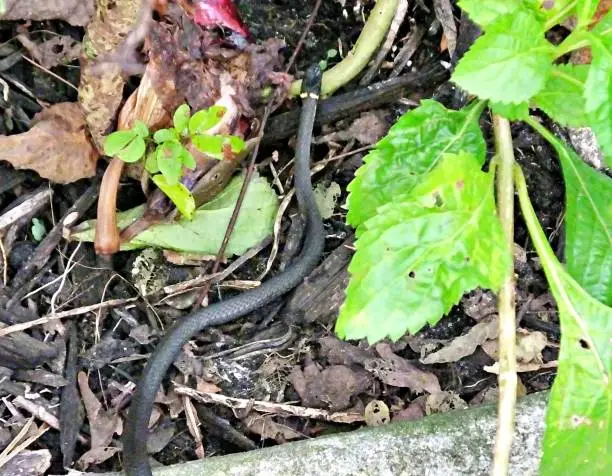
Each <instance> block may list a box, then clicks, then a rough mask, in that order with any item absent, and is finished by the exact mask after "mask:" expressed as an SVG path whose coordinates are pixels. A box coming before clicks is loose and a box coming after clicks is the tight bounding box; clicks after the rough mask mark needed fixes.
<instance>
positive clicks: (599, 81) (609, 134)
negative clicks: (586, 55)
mask: <svg viewBox="0 0 612 476" xmlns="http://www.w3.org/2000/svg"><path fill="white" fill-rule="evenodd" d="M589 37H590V41H591V51H592V56H593V60H592V61H591V68H590V71H589V76H588V78H587V81H586V85H585V89H584V93H585V100H586V102H585V108H586V112H587V114H588V118H589V125H590V126H591V128H592V129H593V132H594V133H595V136H596V137H597V142H599V146H600V147H601V150H602V151H603V154H604V158H605V160H606V163H607V164H608V167H612V42H611V41H609V40H604V38H603V37H602V36H601V35H596V34H591V35H589Z"/></svg>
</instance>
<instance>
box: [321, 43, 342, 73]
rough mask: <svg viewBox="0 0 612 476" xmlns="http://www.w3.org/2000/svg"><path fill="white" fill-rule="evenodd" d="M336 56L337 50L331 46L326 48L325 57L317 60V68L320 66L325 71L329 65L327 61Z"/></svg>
mask: <svg viewBox="0 0 612 476" xmlns="http://www.w3.org/2000/svg"><path fill="white" fill-rule="evenodd" d="M336 56H338V50H335V49H333V48H332V49H330V50H327V55H326V57H325V59H322V60H321V61H319V68H321V71H325V70H326V69H327V68H328V66H329V61H330V60H332V59H334V58H335V57H336Z"/></svg>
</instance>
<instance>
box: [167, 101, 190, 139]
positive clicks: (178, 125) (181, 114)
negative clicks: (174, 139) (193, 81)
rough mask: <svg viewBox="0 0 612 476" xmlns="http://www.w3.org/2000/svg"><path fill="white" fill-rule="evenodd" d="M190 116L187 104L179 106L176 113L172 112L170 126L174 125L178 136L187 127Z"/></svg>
mask: <svg viewBox="0 0 612 476" xmlns="http://www.w3.org/2000/svg"><path fill="white" fill-rule="evenodd" d="M190 115H191V110H190V109H189V106H188V105H187V104H181V105H180V106H179V107H178V108H176V111H174V116H173V117H172V124H173V125H174V129H176V131H177V132H178V133H179V134H181V133H182V132H183V131H184V130H185V129H187V127H188V126H189V116H190Z"/></svg>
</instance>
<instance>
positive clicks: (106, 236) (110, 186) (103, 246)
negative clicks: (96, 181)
mask: <svg viewBox="0 0 612 476" xmlns="http://www.w3.org/2000/svg"><path fill="white" fill-rule="evenodd" d="M123 165H124V162H123V161H122V160H121V159H118V158H116V157H115V158H113V159H112V160H111V161H110V164H108V167H107V168H106V171H105V172H104V176H103V177H102V184H101V185H100V196H99V198H98V220H97V222H96V238H95V241H94V246H95V249H96V253H97V254H99V255H112V254H114V253H116V252H117V251H119V247H120V245H121V240H120V238H119V228H118V227H117V213H116V207H117V189H118V188H119V181H120V180H121V173H122V172H123Z"/></svg>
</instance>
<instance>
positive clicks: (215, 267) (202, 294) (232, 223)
mask: <svg viewBox="0 0 612 476" xmlns="http://www.w3.org/2000/svg"><path fill="white" fill-rule="evenodd" d="M274 102H275V98H273V99H272V100H271V101H270V102H269V103H268V104H267V105H266V108H265V110H264V114H263V117H262V119H261V126H260V127H259V133H258V135H257V139H258V140H257V142H256V143H255V147H254V148H253V152H252V153H251V160H250V161H249V165H248V167H247V171H246V174H245V175H244V182H242V187H241V188H240V193H239V194H238V200H236V205H235V206H234V211H233V212H232V217H231V218H230V221H229V223H228V225H227V229H226V230H225V236H224V237H223V241H222V242H221V247H220V248H219V251H218V253H217V257H216V258H215V264H214V265H213V269H212V271H211V274H213V275H214V274H216V273H217V271H219V266H220V265H221V260H222V259H223V256H224V255H225V249H226V248H227V244H228V243H229V240H230V237H231V236H232V232H233V231H234V226H235V225H236V220H238V215H239V214H240V209H241V208H242V202H243V201H244V197H245V195H246V192H247V189H248V188H249V182H250V181H251V177H252V175H253V172H254V170H255V160H256V159H257V155H258V154H259V146H260V144H261V138H262V137H263V134H264V129H265V128H266V123H267V122H268V118H269V117H270V113H271V112H272V108H273V106H274ZM210 285H211V283H210V281H207V282H206V283H204V287H203V288H202V291H201V292H200V294H199V295H198V298H197V299H196V301H195V303H194V305H193V308H194V309H197V308H199V307H200V306H201V305H202V302H203V301H204V298H206V296H207V295H208V291H209V289H210Z"/></svg>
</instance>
